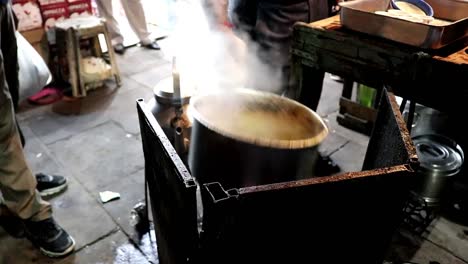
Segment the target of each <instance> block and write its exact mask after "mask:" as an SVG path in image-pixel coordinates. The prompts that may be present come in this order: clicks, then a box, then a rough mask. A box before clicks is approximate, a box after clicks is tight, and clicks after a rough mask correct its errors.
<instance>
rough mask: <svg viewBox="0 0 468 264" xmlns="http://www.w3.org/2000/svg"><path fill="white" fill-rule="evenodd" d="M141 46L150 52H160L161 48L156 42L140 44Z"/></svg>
mask: <svg viewBox="0 0 468 264" xmlns="http://www.w3.org/2000/svg"><path fill="white" fill-rule="evenodd" d="M141 46H143V47H145V48H147V49H152V50H160V49H161V47H160V46H159V44H158V42H156V40H154V41H153V42H150V43H148V44H141Z"/></svg>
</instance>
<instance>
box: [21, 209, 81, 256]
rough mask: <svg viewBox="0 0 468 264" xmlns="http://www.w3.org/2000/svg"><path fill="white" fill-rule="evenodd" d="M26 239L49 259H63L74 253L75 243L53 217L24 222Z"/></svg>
mask: <svg viewBox="0 0 468 264" xmlns="http://www.w3.org/2000/svg"><path fill="white" fill-rule="evenodd" d="M24 227H25V232H26V237H27V238H28V239H29V240H30V241H31V243H33V244H34V245H35V246H36V247H38V248H39V249H40V250H41V252H42V253H43V254H45V255H47V256H49V257H52V258H57V257H63V256H66V255H68V254H70V253H72V252H73V250H74V249H75V241H74V240H73V238H72V237H71V236H70V235H69V234H68V233H67V232H66V231H65V230H63V228H61V227H60V226H59V225H58V224H57V223H56V222H55V220H54V219H53V218H52V217H51V218H48V219H45V220H42V221H38V222H34V221H30V220H27V221H25V222H24Z"/></svg>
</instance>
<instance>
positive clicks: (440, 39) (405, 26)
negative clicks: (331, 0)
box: [340, 0, 468, 49]
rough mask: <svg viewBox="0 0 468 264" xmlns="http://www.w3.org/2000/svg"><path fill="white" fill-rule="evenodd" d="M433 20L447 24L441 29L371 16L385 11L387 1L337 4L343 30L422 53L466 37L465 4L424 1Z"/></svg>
mask: <svg viewBox="0 0 468 264" xmlns="http://www.w3.org/2000/svg"><path fill="white" fill-rule="evenodd" d="M427 3H429V4H430V5H431V6H432V8H433V9H434V17H435V18H439V19H443V20H446V21H450V23H449V24H448V25H445V26H435V25H427V24H423V23H415V22H410V21H406V20H402V19H398V18H393V17H388V16H382V15H378V14H375V13H374V12H375V11H386V10H387V9H388V8H389V5H390V0H357V1H349V2H341V3H340V6H341V12H340V19H341V23H342V24H343V26H345V27H347V28H349V29H351V30H355V31H359V32H363V33H367V34H370V35H374V36H379V37H382V38H386V39H389V40H393V41H397V42H400V43H404V44H408V45H411V46H416V47H420V48H426V49H439V48H442V47H444V46H446V45H449V44H451V43H453V42H455V41H457V40H459V39H462V38H464V37H467V36H468V1H463V0H427Z"/></svg>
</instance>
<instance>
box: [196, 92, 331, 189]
mask: <svg viewBox="0 0 468 264" xmlns="http://www.w3.org/2000/svg"><path fill="white" fill-rule="evenodd" d="M190 109H191V111H190V112H191V114H192V116H193V118H194V121H193V124H192V137H191V141H190V149H189V167H190V170H191V173H192V175H193V176H194V177H195V178H196V179H197V180H198V181H199V182H200V183H207V182H220V183H221V184H223V187H225V188H234V187H246V186H255V185H261V184H268V183H274V182H282V181H291V180H296V179H302V178H307V177H312V176H313V175H312V174H313V170H314V164H315V161H316V158H317V155H318V152H317V147H318V145H319V144H320V143H321V142H322V141H323V139H324V138H325V137H326V136H327V134H328V129H327V127H326V126H325V124H324V122H323V121H322V119H321V118H320V117H319V116H318V115H317V114H316V113H315V112H313V111H312V110H310V109H309V108H307V107H305V106H303V105H302V104H299V103H297V102H296V101H293V100H290V99H287V98H284V97H280V96H277V95H275V94H272V93H266V92H258V91H253V90H248V89H238V90H234V91H228V92H223V93H211V94H205V95H200V96H197V97H195V98H192V102H191V104H190Z"/></svg>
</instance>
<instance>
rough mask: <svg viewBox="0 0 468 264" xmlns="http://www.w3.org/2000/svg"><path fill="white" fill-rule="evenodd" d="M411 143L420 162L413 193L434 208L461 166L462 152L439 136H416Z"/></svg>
mask: <svg viewBox="0 0 468 264" xmlns="http://www.w3.org/2000/svg"><path fill="white" fill-rule="evenodd" d="M413 143H414V145H415V147H416V151H417V154H418V158H419V162H420V166H419V169H418V172H419V181H418V184H417V186H416V188H415V189H414V192H415V193H416V194H417V195H418V196H419V197H421V198H423V199H424V200H425V201H426V203H427V204H428V205H429V206H436V205H438V204H439V203H440V200H441V197H442V195H443V192H444V190H445V188H446V187H448V186H447V184H448V183H449V181H450V179H451V178H452V177H453V176H455V175H456V174H457V173H458V172H459V171H460V169H461V167H462V165H463V161H464V154H463V151H462V149H461V148H460V146H459V145H457V143H455V142H454V141H453V140H451V139H449V138H447V137H444V136H440V135H420V136H416V137H413Z"/></svg>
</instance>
